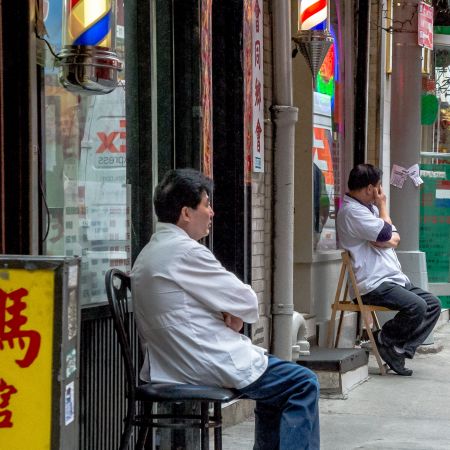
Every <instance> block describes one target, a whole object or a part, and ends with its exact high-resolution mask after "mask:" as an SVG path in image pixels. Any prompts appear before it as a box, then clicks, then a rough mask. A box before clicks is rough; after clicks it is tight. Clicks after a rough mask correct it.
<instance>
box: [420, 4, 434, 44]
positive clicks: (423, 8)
mask: <svg viewBox="0 0 450 450" xmlns="http://www.w3.org/2000/svg"><path fill="white" fill-rule="evenodd" d="M418 13H419V17H418V30H417V31H418V32H417V36H418V43H419V45H420V46H421V47H425V48H428V49H430V50H433V7H432V6H431V5H428V4H427V3H425V2H419V6H418Z"/></svg>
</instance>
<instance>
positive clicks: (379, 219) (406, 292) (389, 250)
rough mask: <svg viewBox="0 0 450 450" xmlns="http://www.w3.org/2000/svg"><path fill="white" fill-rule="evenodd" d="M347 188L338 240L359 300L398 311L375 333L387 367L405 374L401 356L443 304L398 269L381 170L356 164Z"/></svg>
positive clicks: (411, 351)
mask: <svg viewBox="0 0 450 450" xmlns="http://www.w3.org/2000/svg"><path fill="white" fill-rule="evenodd" d="M348 188H349V192H348V193H347V194H346V195H345V197H344V201H343V204H342V206H341V208H340V209H339V212H338V214H337V233H338V236H339V241H340V244H341V246H342V248H344V249H345V250H348V251H349V253H350V255H351V258H352V265H353V269H354V272H355V277H356V281H357V285H358V289H359V291H360V293H361V298H362V301H363V303H364V304H368V305H377V306H385V307H387V308H390V309H394V310H398V311H399V312H398V313H397V314H396V315H395V317H394V318H393V319H391V320H389V321H388V322H386V323H385V324H384V325H383V327H382V330H381V332H379V333H376V335H375V336H376V339H377V342H378V350H379V352H380V355H381V357H382V358H383V359H384V360H385V361H386V363H387V364H388V365H389V367H390V368H391V369H392V370H394V371H395V372H396V373H398V374H399V375H406V376H409V375H411V374H412V370H411V369H408V368H406V367H405V358H411V359H412V358H413V356H414V353H415V351H416V349H417V347H418V346H419V345H420V344H422V343H423V342H424V341H425V339H426V338H427V336H428V335H429V334H430V333H431V331H432V330H433V327H434V325H435V324H436V322H437V320H438V318H439V315H440V313H441V305H440V302H439V299H437V298H436V297H435V296H434V295H432V294H430V293H429V292H426V291H424V290H422V289H420V288H418V287H416V286H414V285H413V284H411V282H410V280H409V279H408V277H407V276H406V275H405V274H404V273H403V272H402V269H401V266H400V263H399V261H398V259H397V255H396V254H395V250H394V249H395V248H397V246H398V244H399V242H400V234H399V233H398V231H397V229H396V228H395V226H394V225H393V223H392V220H391V218H390V217H389V214H388V211H387V206H386V195H385V194H384V192H383V188H382V187H381V170H379V169H378V168H377V167H374V166H373V165H371V164H359V165H358V166H356V167H354V168H353V169H352V170H351V172H350V175H349V178H348Z"/></svg>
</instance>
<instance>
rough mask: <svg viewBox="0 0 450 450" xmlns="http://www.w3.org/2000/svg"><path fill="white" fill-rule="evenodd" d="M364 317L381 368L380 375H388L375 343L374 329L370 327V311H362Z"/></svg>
mask: <svg viewBox="0 0 450 450" xmlns="http://www.w3.org/2000/svg"><path fill="white" fill-rule="evenodd" d="M362 316H363V320H364V323H365V325H366V330H367V334H368V335H369V339H370V344H371V346H372V351H373V354H374V355H375V359H376V360H377V363H378V367H379V368H380V374H381V375H386V369H385V367H384V364H383V361H382V359H381V356H380V353H379V352H378V347H377V343H376V342H375V338H374V337H373V333H372V328H371V326H370V321H369V317H368V316H369V312H368V311H362Z"/></svg>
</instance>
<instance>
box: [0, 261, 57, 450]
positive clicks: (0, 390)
mask: <svg viewBox="0 0 450 450" xmlns="http://www.w3.org/2000/svg"><path fill="white" fill-rule="evenodd" d="M54 284H55V273H54V272H53V271H52V270H34V271H29V270H25V269H5V270H0V449H8V450H24V449H30V450H31V449H32V450H49V449H50V448H51V413H52V392H51V388H52V360H53V354H52V353H53V304H54Z"/></svg>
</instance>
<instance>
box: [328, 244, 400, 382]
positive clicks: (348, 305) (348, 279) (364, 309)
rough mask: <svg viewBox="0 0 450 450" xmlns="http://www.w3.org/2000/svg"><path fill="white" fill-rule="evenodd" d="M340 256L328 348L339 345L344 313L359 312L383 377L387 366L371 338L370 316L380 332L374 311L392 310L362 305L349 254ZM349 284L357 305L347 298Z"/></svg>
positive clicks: (345, 253)
mask: <svg viewBox="0 0 450 450" xmlns="http://www.w3.org/2000/svg"><path fill="white" fill-rule="evenodd" d="M341 256H342V266H341V274H340V276H339V281H338V285H337V289H336V296H335V299H334V303H333V304H332V305H331V309H332V313H331V319H330V323H329V325H328V347H329V348H333V347H334V348H336V347H337V346H338V344H339V337H340V335H341V329H342V320H343V318H344V311H354V312H360V313H361V316H362V319H363V321H364V325H365V326H366V330H367V334H368V335H369V340H370V344H371V347H372V352H373V354H374V355H375V358H376V360H377V363H378V367H379V368H380V374H381V375H385V374H386V370H387V369H386V367H387V366H386V364H384V363H383V361H382V359H381V357H380V353H379V352H378V348H377V345H376V343H375V339H374V337H373V332H372V327H371V325H370V316H372V319H373V324H374V325H375V327H376V329H377V330H380V329H381V327H380V323H379V321H378V318H377V315H376V311H392V310H391V309H389V308H385V307H384V306H373V305H364V303H363V302H362V300H361V295H360V293H359V289H358V286H357V284H356V278H355V273H354V272H353V268H352V262H351V259H350V254H349V253H348V252H342V253H341ZM349 283H351V285H352V288H353V292H354V293H355V297H356V301H357V303H354V302H353V301H352V300H351V299H349V298H348V287H349ZM344 284H345V288H344V295H343V296H342V297H341V294H342V288H343V287H344ZM338 311H340V312H341V314H340V317H339V324H338V329H337V332H336V339H335V340H334V327H335V322H336V313H337V312H338ZM333 340H334V342H333Z"/></svg>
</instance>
